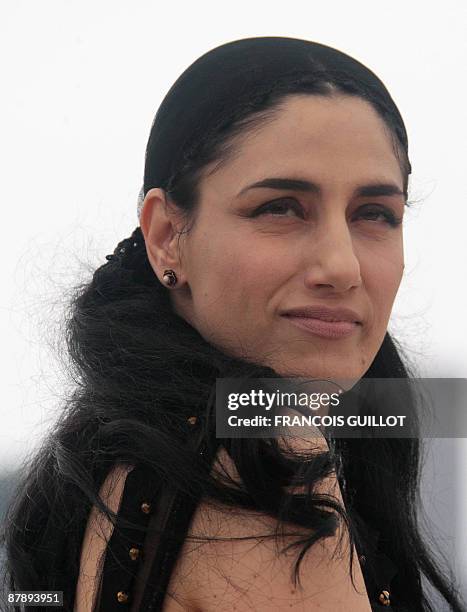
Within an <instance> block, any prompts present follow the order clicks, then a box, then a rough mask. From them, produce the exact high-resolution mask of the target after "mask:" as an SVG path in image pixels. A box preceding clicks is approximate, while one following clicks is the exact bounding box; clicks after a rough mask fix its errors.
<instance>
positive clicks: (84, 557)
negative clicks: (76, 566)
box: [74, 463, 134, 612]
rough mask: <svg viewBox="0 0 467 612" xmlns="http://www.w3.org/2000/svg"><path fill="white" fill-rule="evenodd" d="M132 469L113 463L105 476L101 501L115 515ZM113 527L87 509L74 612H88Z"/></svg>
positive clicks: (95, 510) (126, 465) (94, 594)
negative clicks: (87, 514) (87, 516)
mask: <svg viewBox="0 0 467 612" xmlns="http://www.w3.org/2000/svg"><path fill="white" fill-rule="evenodd" d="M133 467H134V466H132V465H129V464H123V463H119V464H116V465H115V466H114V467H113V468H112V469H111V471H110V472H109V474H108V475H107V477H106V479H105V481H104V483H103V484H102V487H101V489H100V496H101V499H102V500H103V502H104V503H105V504H106V505H107V506H108V507H109V508H110V509H111V510H112V511H113V512H118V509H119V507H120V503H121V500H122V496H123V490H124V487H125V481H126V477H127V475H128V474H129V472H131V470H132V469H133ZM112 532H113V525H112V523H111V522H110V521H109V520H108V518H107V517H106V516H105V515H104V514H103V513H102V512H100V511H99V510H98V509H97V508H96V507H95V506H93V508H92V509H91V512H90V514H89V518H88V522H87V525H86V531H85V534H84V538H83V544H82V548H81V559H80V571H79V576H78V581H77V584H76V595H75V606H74V612H90V611H91V610H92V606H93V602H94V599H95V596H96V594H97V591H98V587H99V583H100V578H101V572H102V564H103V559H104V554H105V550H106V547H107V543H108V541H109V540H110V537H111V535H112Z"/></svg>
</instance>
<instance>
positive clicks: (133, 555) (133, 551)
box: [128, 546, 140, 561]
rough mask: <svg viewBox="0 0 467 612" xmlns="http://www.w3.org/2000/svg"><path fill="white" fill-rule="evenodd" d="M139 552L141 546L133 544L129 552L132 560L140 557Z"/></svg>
mask: <svg viewBox="0 0 467 612" xmlns="http://www.w3.org/2000/svg"><path fill="white" fill-rule="evenodd" d="M139 553H140V550H139V548H136V546H133V548H130V550H129V551H128V554H129V555H130V559H131V560H132V561H136V560H137V559H138V558H139Z"/></svg>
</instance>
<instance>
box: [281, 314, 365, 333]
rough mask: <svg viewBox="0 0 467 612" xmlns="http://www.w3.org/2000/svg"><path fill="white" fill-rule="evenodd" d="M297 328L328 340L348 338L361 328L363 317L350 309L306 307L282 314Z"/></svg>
mask: <svg viewBox="0 0 467 612" xmlns="http://www.w3.org/2000/svg"><path fill="white" fill-rule="evenodd" d="M281 314H282V316H283V317H285V318H287V319H289V320H290V323H292V324H293V325H294V326H295V327H298V328H300V329H302V330H305V331H307V332H310V333H311V334H313V335H314V336H319V337H321V338H328V339H339V338H346V337H348V336H351V335H352V334H354V333H355V332H356V331H357V330H358V329H359V327H360V326H361V324H362V322H361V317H360V316H359V315H358V314H357V313H356V312H355V311H353V310H350V309H349V308H327V307H325V306H304V307H300V308H291V309H290V310H287V311H284V312H283V313H281Z"/></svg>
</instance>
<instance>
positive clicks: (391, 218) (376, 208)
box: [252, 198, 402, 227]
mask: <svg viewBox="0 0 467 612" xmlns="http://www.w3.org/2000/svg"><path fill="white" fill-rule="evenodd" d="M284 203H285V205H286V207H287V208H288V209H292V208H293V209H295V210H296V211H297V210H299V212H300V214H301V215H302V217H303V208H302V206H301V205H300V204H299V203H298V202H297V201H296V200H290V199H288V198H279V199H277V200H273V201H272V202H267V203H266V204H262V205H261V206H260V207H259V208H257V209H256V210H255V211H254V213H253V215H252V216H253V217H259V216H260V215H262V214H264V213H265V212H266V211H267V210H268V209H271V208H273V207H274V206H277V205H281V204H284ZM365 207H366V208H367V209H368V208H371V209H370V210H369V211H368V210H367V214H368V213H370V214H371V213H376V214H378V215H381V216H383V217H384V223H387V224H388V225H390V226H391V227H397V226H398V225H400V224H401V223H402V219H401V218H400V217H396V215H395V214H394V213H393V212H392V211H391V210H389V209H388V208H386V207H383V206H381V205H376V204H367V205H365ZM273 216H276V217H284V216H285V215H273Z"/></svg>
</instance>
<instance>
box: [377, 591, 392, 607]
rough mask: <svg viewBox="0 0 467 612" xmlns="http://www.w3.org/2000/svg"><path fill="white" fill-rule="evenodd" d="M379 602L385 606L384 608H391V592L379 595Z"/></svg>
mask: <svg viewBox="0 0 467 612" xmlns="http://www.w3.org/2000/svg"><path fill="white" fill-rule="evenodd" d="M379 602H380V603H381V604H383V606H390V605H391V601H390V599H389V591H381V593H380V594H379Z"/></svg>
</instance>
